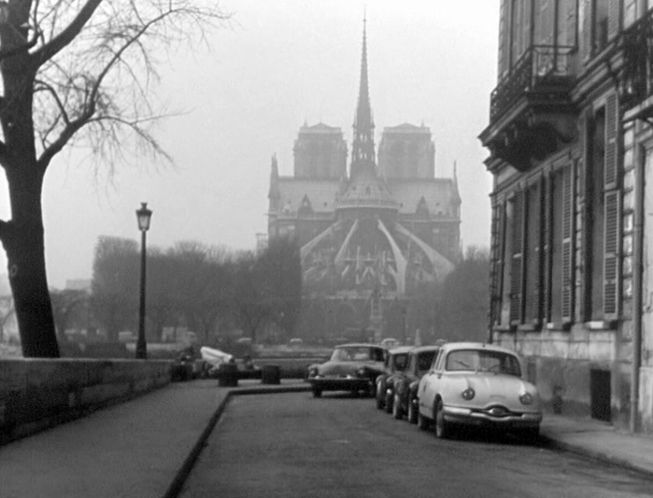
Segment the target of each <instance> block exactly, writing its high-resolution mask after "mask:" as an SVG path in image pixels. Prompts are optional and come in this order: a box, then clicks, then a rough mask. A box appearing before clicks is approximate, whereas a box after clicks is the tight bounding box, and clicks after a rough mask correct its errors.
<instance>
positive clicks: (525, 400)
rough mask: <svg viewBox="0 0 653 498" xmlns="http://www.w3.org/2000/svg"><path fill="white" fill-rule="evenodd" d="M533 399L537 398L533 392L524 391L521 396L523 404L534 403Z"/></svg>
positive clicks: (520, 400) (520, 399)
mask: <svg viewBox="0 0 653 498" xmlns="http://www.w3.org/2000/svg"><path fill="white" fill-rule="evenodd" d="M533 401H535V400H534V399H533V395H532V394H531V393H524V394H521V395H520V396H519V402H520V403H521V404H522V405H532V404H533Z"/></svg>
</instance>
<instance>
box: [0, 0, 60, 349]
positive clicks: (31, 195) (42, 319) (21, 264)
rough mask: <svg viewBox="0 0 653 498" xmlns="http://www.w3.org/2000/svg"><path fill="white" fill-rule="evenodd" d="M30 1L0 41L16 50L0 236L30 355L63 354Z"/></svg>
mask: <svg viewBox="0 0 653 498" xmlns="http://www.w3.org/2000/svg"><path fill="white" fill-rule="evenodd" d="M30 3H31V2H29V1H28V2H24V3H16V4H14V8H15V10H12V15H13V16H17V20H18V22H17V25H19V26H21V28H20V29H19V30H18V31H16V30H12V29H10V28H11V26H9V27H8V26H7V25H6V24H5V25H2V29H0V45H1V46H2V47H3V49H7V50H9V49H15V53H14V54H13V55H11V56H9V57H6V58H4V59H2V61H1V65H0V68H1V70H2V82H3V84H4V97H3V100H2V108H1V112H0V121H1V122H2V131H3V135H4V144H3V147H2V151H1V152H2V166H3V167H4V169H5V174H6V176H7V183H8V186H9V198H10V204H11V215H12V218H11V220H10V221H7V222H3V223H2V224H1V226H0V240H2V244H3V246H4V248H5V250H6V252H7V259H8V271H9V283H10V285H11V290H12V293H13V296H14V304H15V310H16V319H17V321H18V330H19V332H20V338H21V343H22V348H23V356H25V357H58V356H59V347H58V345H57V336H56V332H55V327H54V318H53V316H52V305H51V303H50V293H49V291H48V283H47V278H46V271H45V247H44V242H43V241H44V236H43V213H42V209H41V193H42V188H43V177H44V175H45V166H46V165H40V164H39V163H38V162H37V159H36V148H35V144H34V122H33V117H32V105H33V88H34V78H35V74H36V67H34V66H33V65H32V64H31V61H30V60H29V54H28V52H27V47H26V45H25V40H26V39H27V34H28V33H27V29H26V28H23V27H22V26H23V21H24V22H25V25H26V23H27V21H28V20H29V18H28V14H29V6H30Z"/></svg>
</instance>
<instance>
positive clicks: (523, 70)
mask: <svg viewBox="0 0 653 498" xmlns="http://www.w3.org/2000/svg"><path fill="white" fill-rule="evenodd" d="M574 53H575V51H574V47H570V46H559V45H558V46H556V45H534V46H532V47H531V48H530V49H528V51H527V52H526V53H525V54H524V55H522V56H521V58H520V59H519V60H518V61H517V63H516V64H515V65H514V67H513V68H512V70H511V71H510V74H508V76H506V77H505V78H504V79H503V80H502V81H500V82H499V85H498V86H497V87H496V88H495V89H494V91H493V92H492V95H491V97H490V121H494V120H496V119H497V118H498V117H499V116H501V115H502V114H504V113H505V112H506V111H507V110H508V109H509V108H510V106H512V105H513V104H514V102H515V101H516V100H518V99H519V98H520V97H522V96H523V95H524V94H525V93H527V92H536V91H538V90H541V91H545V92H549V93H550V92H552V91H553V92H560V93H566V92H567V91H568V90H569V83H570V82H571V79H572V74H573V66H572V62H573V59H572V57H573V55H574Z"/></svg>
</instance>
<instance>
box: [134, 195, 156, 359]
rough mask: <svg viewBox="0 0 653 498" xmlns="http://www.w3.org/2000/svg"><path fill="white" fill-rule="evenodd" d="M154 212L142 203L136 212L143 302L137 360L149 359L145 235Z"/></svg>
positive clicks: (141, 304) (140, 308)
mask: <svg viewBox="0 0 653 498" xmlns="http://www.w3.org/2000/svg"><path fill="white" fill-rule="evenodd" d="M151 218H152V210H151V209H147V202H141V208H140V209H137V210H136V220H137V221H138V229H139V230H140V231H141V300H140V306H139V308H138V339H137V340H136V358H137V359H140V360H145V359H146V358H147V345H146V343H145V255H146V252H145V234H146V233H147V231H148V230H149V228H150V219H151Z"/></svg>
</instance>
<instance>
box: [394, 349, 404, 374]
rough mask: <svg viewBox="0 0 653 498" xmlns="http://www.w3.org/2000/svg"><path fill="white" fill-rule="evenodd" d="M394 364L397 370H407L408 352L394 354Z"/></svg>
mask: <svg viewBox="0 0 653 498" xmlns="http://www.w3.org/2000/svg"><path fill="white" fill-rule="evenodd" d="M392 364H393V367H394V369H395V370H399V371H403V370H406V366H408V353H399V354H395V355H392Z"/></svg>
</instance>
